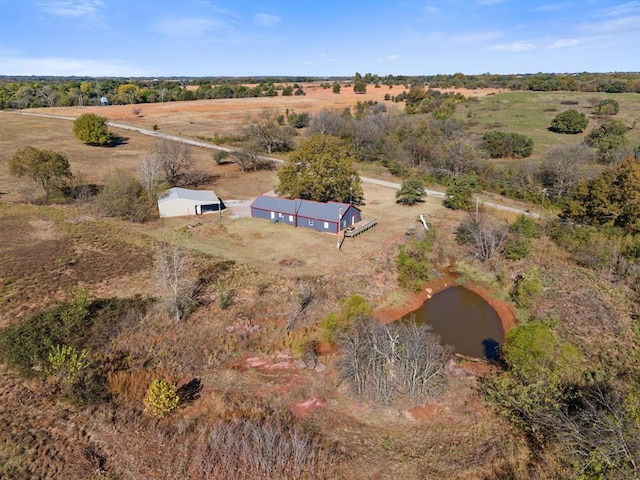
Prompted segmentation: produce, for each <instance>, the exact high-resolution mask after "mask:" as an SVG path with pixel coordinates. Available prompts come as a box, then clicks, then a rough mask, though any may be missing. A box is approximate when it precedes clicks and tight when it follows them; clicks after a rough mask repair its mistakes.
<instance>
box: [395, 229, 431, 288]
mask: <svg viewBox="0 0 640 480" xmlns="http://www.w3.org/2000/svg"><path fill="white" fill-rule="evenodd" d="M433 235H434V234H433V230H429V232H427V234H426V235H425V237H424V238H422V239H421V240H413V241H411V242H407V243H406V244H405V245H400V246H399V247H398V255H397V256H396V267H397V270H398V284H399V285H400V286H401V287H404V288H409V289H411V290H414V291H416V292H417V291H419V290H420V289H421V288H422V284H423V283H424V282H426V281H427V280H429V279H430V278H431V272H432V270H433V266H432V264H431V261H430V260H429V257H428V253H429V252H430V251H431V250H432V248H433V245H432V241H433Z"/></svg>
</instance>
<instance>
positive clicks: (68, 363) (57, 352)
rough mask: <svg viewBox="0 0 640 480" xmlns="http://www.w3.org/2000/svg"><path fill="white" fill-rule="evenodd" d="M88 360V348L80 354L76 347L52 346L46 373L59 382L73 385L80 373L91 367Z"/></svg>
mask: <svg viewBox="0 0 640 480" xmlns="http://www.w3.org/2000/svg"><path fill="white" fill-rule="evenodd" d="M86 358H87V349H86V348H84V349H82V350H81V351H80V352H79V353H78V351H77V350H76V349H75V347H72V346H69V345H60V344H56V345H51V352H50V353H49V358H48V365H47V366H46V367H45V373H46V374H47V375H49V376H51V377H54V378H55V379H56V380H57V381H58V382H62V383H65V384H72V383H73V382H74V381H75V380H76V379H77V378H78V375H79V374H80V372H81V371H82V370H84V369H85V368H87V367H88V366H89V362H88V361H87V360H86Z"/></svg>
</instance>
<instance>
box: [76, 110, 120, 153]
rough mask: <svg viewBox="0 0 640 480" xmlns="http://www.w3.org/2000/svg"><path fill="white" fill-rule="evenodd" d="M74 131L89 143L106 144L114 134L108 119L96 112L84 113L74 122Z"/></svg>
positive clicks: (80, 138)
mask: <svg viewBox="0 0 640 480" xmlns="http://www.w3.org/2000/svg"><path fill="white" fill-rule="evenodd" d="M73 133H74V134H75V136H76V137H77V138H78V140H81V141H83V142H84V143H86V144H87V145H96V146H106V145H109V144H111V143H112V142H113V140H114V135H113V133H111V131H110V130H109V128H108V127H107V119H106V118H105V117H101V116H99V115H96V114H95V113H84V114H82V115H80V116H79V117H78V118H77V119H76V120H75V122H73Z"/></svg>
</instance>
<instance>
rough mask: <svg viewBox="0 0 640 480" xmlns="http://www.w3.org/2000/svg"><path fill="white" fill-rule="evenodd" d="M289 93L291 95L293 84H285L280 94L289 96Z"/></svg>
mask: <svg viewBox="0 0 640 480" xmlns="http://www.w3.org/2000/svg"><path fill="white" fill-rule="evenodd" d="M291 95H293V86H291V85H287V86H286V87H284V88H283V89H282V96H283V97H290V96H291Z"/></svg>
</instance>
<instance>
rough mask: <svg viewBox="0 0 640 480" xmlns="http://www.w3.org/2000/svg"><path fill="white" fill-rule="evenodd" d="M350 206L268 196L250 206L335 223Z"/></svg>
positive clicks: (260, 197)
mask: <svg viewBox="0 0 640 480" xmlns="http://www.w3.org/2000/svg"><path fill="white" fill-rule="evenodd" d="M351 206H352V205H351V204H349V203H340V202H327V203H323V202H314V201H313V200H302V199H299V198H297V199H295V200H290V199H288V198H280V197H271V196H268V195H260V196H259V197H257V198H256V199H255V200H254V201H253V203H252V204H251V207H252V208H258V209H261V210H270V211H272V212H279V213H283V214H288V215H298V216H300V217H305V218H313V219H316V220H325V221H331V222H337V221H338V216H342V215H344V214H345V213H346V212H347V209H348V208H349V207H351ZM353 208H356V209H358V207H355V206H353ZM358 210H359V209H358Z"/></svg>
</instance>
